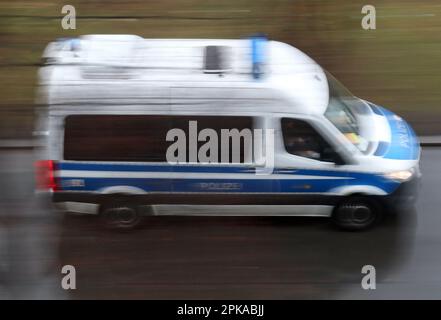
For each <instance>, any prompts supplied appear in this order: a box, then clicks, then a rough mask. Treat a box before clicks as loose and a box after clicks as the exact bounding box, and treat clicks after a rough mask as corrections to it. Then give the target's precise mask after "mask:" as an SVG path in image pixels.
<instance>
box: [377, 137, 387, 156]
mask: <svg viewBox="0 0 441 320" xmlns="http://www.w3.org/2000/svg"><path fill="white" fill-rule="evenodd" d="M387 149H389V142H386V141H380V142H379V143H378V147H377V150H375V153H374V156H379V157H381V156H383V155H384V154H385V153H386V152H387Z"/></svg>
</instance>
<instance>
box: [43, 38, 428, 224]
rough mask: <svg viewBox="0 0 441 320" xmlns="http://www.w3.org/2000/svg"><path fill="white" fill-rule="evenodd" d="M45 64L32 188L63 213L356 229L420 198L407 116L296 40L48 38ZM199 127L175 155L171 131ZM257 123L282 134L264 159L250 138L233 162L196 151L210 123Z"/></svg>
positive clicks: (416, 150) (215, 126) (228, 126)
mask: <svg viewBox="0 0 441 320" xmlns="http://www.w3.org/2000/svg"><path fill="white" fill-rule="evenodd" d="M43 62H44V65H43V66H42V67H41V69H40V70H39V95H38V97H39V105H40V111H39V117H38V122H37V128H36V135H37V136H38V139H40V142H41V143H42V145H43V146H44V148H43V149H42V150H41V153H40V155H39V159H40V160H39V161H37V162H36V175H37V187H38V189H39V190H43V191H49V193H50V194H51V197H52V199H53V201H54V202H55V204H56V206H57V207H58V208H60V209H62V210H63V211H67V212H76V213H83V214H97V215H100V217H102V218H103V221H105V222H106V224H107V225H109V226H112V227H115V228H132V227H134V226H136V225H138V224H139V222H140V221H141V219H142V217H143V216H147V215H166V214H173V215H264V216H281V215H285V216H286V215H288V216H321V217H330V218H331V219H332V221H333V222H334V223H335V224H336V225H338V226H340V227H342V228H345V229H350V230H360V229H364V228H368V227H370V226H372V225H374V224H375V223H376V222H377V221H379V218H380V216H381V214H382V213H384V212H385V211H387V210H389V209H390V208H391V207H390V205H391V204H393V205H404V204H412V203H413V202H414V201H415V198H416V191H415V187H416V186H417V185H418V181H419V179H420V171H419V165H418V163H419V158H420V146H419V141H418V138H417V136H416V135H415V133H414V131H413V130H412V128H411V127H410V126H409V124H408V123H407V122H406V121H405V120H403V119H402V118H401V117H399V116H398V115H396V114H394V113H392V112H391V111H389V110H387V109H385V108H384V107H381V106H378V105H376V104H374V103H371V102H368V101H365V100H362V99H359V98H357V97H355V96H353V95H352V94H351V93H350V92H349V91H348V90H347V89H346V88H345V87H344V86H343V85H342V84H340V83H339V82H338V81H337V80H336V79H335V78H334V77H333V76H332V75H331V74H329V73H328V72H327V71H325V70H324V69H322V68H321V67H320V66H319V65H318V64H317V63H316V62H314V61H313V60H312V59H311V58H309V57H308V56H307V55H305V54H304V53H302V52H301V51H300V50H298V49H296V48H294V47H292V46H290V45H288V44H285V43H281V42H277V41H270V40H267V39H265V38H263V37H260V36H258V37H254V38H250V39H240V40H216V39H143V38H141V37H138V36H132V35H88V36H82V37H79V38H73V39H60V40H57V41H55V42H53V43H50V44H49V45H48V46H47V48H46V50H45V52H44V54H43ZM189 124H190V126H189ZM191 124H197V135H196V136H193V141H192V139H188V141H187V142H186V144H185V145H184V151H183V152H184V156H183V157H180V158H179V159H178V160H177V161H169V160H168V158H167V154H168V152H169V151H170V146H171V144H173V142H174V141H175V140H173V139H168V137H167V135H168V134H169V133H170V132H171V130H179V132H184V133H185V134H187V135H190V136H191V135H192V134H191V132H190V131H191V130H192V129H191ZM248 129H249V130H256V129H257V130H261V131H262V132H266V133H265V134H263V135H262V139H261V140H262V141H267V143H268V144H270V142H268V141H270V140H268V139H267V138H268V137H269V136H271V137H272V138H273V140H271V141H272V142H271V146H272V147H271V149H268V148H267V150H266V151H264V152H262V154H263V157H259V156H255V154H251V155H250V152H249V150H248V149H249V148H248V147H247V146H245V144H243V146H242V145H241V147H240V154H239V155H238V156H237V157H231V156H227V157H224V158H222V160H224V161H221V160H219V159H220V156H219V157H217V158H216V155H215V157H214V160H219V161H213V157H211V160H210V161H198V160H200V159H197V157H194V156H192V154H191V152H192V150H193V151H195V152H196V154H198V152H200V151H201V149H202V148H203V144H204V142H207V139H206V136H205V139H204V137H202V138H201V136H200V135H198V134H202V133H203V132H205V133H206V132H207V130H210V131H209V132H215V133H221V132H223V130H236V132H242V131H243V130H248ZM204 130H205V131H204ZM269 132H271V135H270V134H269ZM195 139H196V141H194V140H195ZM264 144H265V143H263V145H264ZM215 148H218V147H215ZM219 148H220V147H219ZM219 150H220V151H221V149H219ZM222 150H231V148H230V149H229V147H228V146H227V147H226V148H225V149H222ZM268 150H269V151H268ZM265 152H266V154H265ZM211 153H212V154H210V156H212V155H213V154H215V153H216V152H213V150H212V151H211ZM270 158H271V168H270V171H268V170H267V172H266V173H265V170H263V168H266V169H268V168H269V167H270V166H268V159H270ZM262 159H263V161H262Z"/></svg>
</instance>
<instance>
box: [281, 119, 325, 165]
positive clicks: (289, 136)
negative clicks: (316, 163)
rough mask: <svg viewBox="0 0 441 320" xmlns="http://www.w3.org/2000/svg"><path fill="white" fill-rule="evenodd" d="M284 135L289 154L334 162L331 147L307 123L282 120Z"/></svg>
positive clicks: (297, 120)
mask: <svg viewBox="0 0 441 320" xmlns="http://www.w3.org/2000/svg"><path fill="white" fill-rule="evenodd" d="M282 133H283V142H284V144H285V149H286V151H287V152H288V153H290V154H293V155H296V156H300V157H304V158H309V159H314V160H320V161H333V159H330V157H329V155H330V154H332V153H333V151H332V148H331V146H330V145H329V144H328V143H327V142H326V141H325V140H324V139H323V138H322V136H321V135H320V134H319V133H318V132H317V131H316V130H315V129H314V128H313V127H312V126H311V125H310V124H309V123H308V122H306V121H304V120H299V119H292V118H283V119H282Z"/></svg>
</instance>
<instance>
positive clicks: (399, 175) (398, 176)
mask: <svg viewBox="0 0 441 320" xmlns="http://www.w3.org/2000/svg"><path fill="white" fill-rule="evenodd" d="M414 173H415V169H414V168H412V169H409V170H400V171H393V172H389V173H386V174H384V177H386V178H388V179H391V180H396V181H399V182H404V181H407V180H409V179H410V178H412V176H413V175H414Z"/></svg>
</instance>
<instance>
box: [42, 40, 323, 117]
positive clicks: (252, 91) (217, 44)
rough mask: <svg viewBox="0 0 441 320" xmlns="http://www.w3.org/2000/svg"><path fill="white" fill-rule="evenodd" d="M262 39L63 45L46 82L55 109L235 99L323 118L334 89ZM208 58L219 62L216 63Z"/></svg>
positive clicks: (307, 62) (300, 57)
mask: <svg viewBox="0 0 441 320" xmlns="http://www.w3.org/2000/svg"><path fill="white" fill-rule="evenodd" d="M258 40H259V42H256V40H255V39H254V40H253V39H240V40H228V39H144V38H141V37H139V36H134V35H86V36H81V37H79V38H74V39H61V40H58V41H55V42H52V43H50V44H49V45H48V46H47V48H46V50H45V51H44V53H43V59H44V60H45V61H46V62H47V64H48V65H47V66H46V67H44V68H42V69H41V70H40V84H41V85H42V88H43V91H44V92H43V93H45V97H46V100H47V103H48V104H49V105H51V104H77V103H82V104H83V103H88V102H90V101H93V102H94V103H97V102H102V103H103V104H112V102H115V101H118V104H121V105H124V104H126V103H130V104H136V103H143V104H144V105H145V104H148V103H149V102H150V101H153V100H154V102H155V103H161V102H163V103H172V104H173V102H174V101H175V102H179V101H180V100H182V99H187V100H188V99H192V100H198V99H199V100H200V99H203V100H206V101H208V100H210V99H222V98H223V99H226V98H228V99H230V100H231V99H234V98H235V97H236V98H237V99H249V100H250V101H252V100H255V101H258V100H260V101H264V100H280V101H284V103H285V104H287V105H285V107H284V108H282V109H283V110H282V109H280V110H278V107H276V106H275V105H276V104H272V106H271V107H269V110H263V109H262V107H259V110H256V111H263V112H268V111H271V112H288V110H289V112H294V113H308V114H323V112H324V111H325V108H326V106H327V103H328V86H327V80H326V75H325V73H324V72H323V70H322V68H321V67H320V66H319V65H318V64H317V63H315V62H314V61H313V60H312V59H311V58H309V57H308V56H307V55H306V54H304V53H303V52H301V51H300V50H298V49H296V48H294V47H292V46H290V45H288V44H285V43H282V42H277V41H266V40H264V39H263V38H259V39H258ZM256 44H257V45H259V46H260V49H259V50H260V52H259V56H257V55H256V50H257V49H256ZM209 47H211V49H213V48H214V49H213V50H211V49H210V50H207V48H209ZM215 49H216V50H215ZM209 55H211V56H210V57H209ZM208 59H214V64H213V63H211V65H210V64H209V63H207V61H208ZM216 59H218V60H220V61H216ZM212 62H213V61H212ZM256 64H259V68H260V69H259V72H260V73H259V74H257V76H256V70H255V68H254V66H255V65H256ZM213 66H216V67H215V69H213ZM216 68H219V70H217V69H216ZM152 99H153V100H152ZM181 102H182V101H181ZM279 104H280V103H279ZM279 104H277V105H279ZM264 109H267V108H264Z"/></svg>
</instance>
